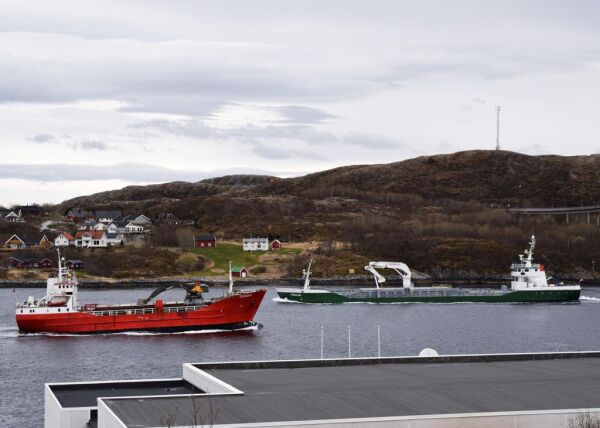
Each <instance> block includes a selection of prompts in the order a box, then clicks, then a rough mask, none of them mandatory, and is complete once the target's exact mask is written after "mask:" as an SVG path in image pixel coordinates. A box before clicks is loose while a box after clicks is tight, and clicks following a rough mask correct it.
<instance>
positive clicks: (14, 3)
mask: <svg viewBox="0 0 600 428" xmlns="http://www.w3.org/2000/svg"><path fill="white" fill-rule="evenodd" d="M0 16H1V17H2V19H0V125H1V126H0V149H1V150H0V204H5V205H6V204H11V203H28V202H29V203H31V202H40V203H41V202H57V201H60V200H63V199H65V198H67V197H72V196H76V195H81V194H89V193H93V192H96V191H100V190H107V189H113V188H118V187H122V186H125V185H127V184H131V183H151V182H164V181H171V180H188V181H197V180H199V179H202V178H206V177H210V176H218V175H224V174H232V173H242V172H248V173H264V174H274V175H279V176H292V175H298V174H304V173H306V172H312V171H318V170H323V169H328V168H331V167H336V166H341V165H347V164H356V163H381V162H393V161H397V160H402V159H407V158H411V157H415V156H420V155H423V154H433V153H448V152H454V151H458V150H468V149H490V148H493V147H494V145H495V111H494V110H495V106H496V105H497V104H501V105H502V113H501V115H502V116H501V121H502V131H501V143H502V146H503V148H505V149H507V150H514V151H520V152H524V153H530V154H546V153H555V154H563V155H576V154H591V153H597V152H600V139H599V135H600V132H599V131H600V117H599V116H600V115H599V111H600V107H599V100H600V25H598V22H600V2H597V1H595V0H580V1H569V2H567V1H556V0H545V1H535V0H530V1H527V2H523V1H511V0H505V1H502V2H498V1H487V0H478V1H477V0H472V1H470V0H469V1H467V0H457V1H453V2H449V1H445V0H425V1H419V2H414V1H400V0H392V1H377V0H370V1H360V2H355V1H348V0H343V1H341V0H340V1H328V0H317V1H311V0H302V1H281V0H273V1H266V0H255V1H245V0H240V1H229V0H224V1H200V0H194V1H181V0H180V1H151V0H144V1H134V0H128V1H126V2H124V1H94V2H83V3H82V2H76V1H61V0H57V1H54V2H48V1H28V0H3V1H2V2H1V3H0Z"/></svg>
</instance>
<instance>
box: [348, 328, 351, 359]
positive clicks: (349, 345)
mask: <svg viewBox="0 0 600 428" xmlns="http://www.w3.org/2000/svg"><path fill="white" fill-rule="evenodd" d="M350 343H351V342H350V326H348V358H352V346H351V344H350Z"/></svg>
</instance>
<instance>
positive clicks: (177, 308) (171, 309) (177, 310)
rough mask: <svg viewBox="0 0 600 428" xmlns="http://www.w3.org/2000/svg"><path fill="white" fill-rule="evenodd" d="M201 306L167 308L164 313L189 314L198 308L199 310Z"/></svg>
mask: <svg viewBox="0 0 600 428" xmlns="http://www.w3.org/2000/svg"><path fill="white" fill-rule="evenodd" d="M201 307H202V305H190V306H169V307H166V308H165V312H166V313H173V312H190V311H195V310H197V309H199V308H201Z"/></svg>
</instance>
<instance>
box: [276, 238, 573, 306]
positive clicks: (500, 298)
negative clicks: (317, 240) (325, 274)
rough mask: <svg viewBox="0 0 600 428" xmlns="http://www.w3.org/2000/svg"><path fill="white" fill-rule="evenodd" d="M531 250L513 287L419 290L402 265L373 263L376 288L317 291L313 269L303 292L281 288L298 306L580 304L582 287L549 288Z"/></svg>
mask: <svg viewBox="0 0 600 428" xmlns="http://www.w3.org/2000/svg"><path fill="white" fill-rule="evenodd" d="M529 244H530V246H529V248H528V249H526V250H525V252H524V254H520V255H519V262H517V263H513V264H512V266H511V284H510V287H508V286H506V285H504V286H502V287H501V288H500V289H493V288H453V287H415V286H414V285H413V283H412V280H411V271H410V269H409V268H408V266H407V265H406V264H404V263H401V262H370V263H369V265H368V266H365V270H367V271H369V272H371V273H372V274H373V276H374V279H375V287H372V288H358V289H347V290H339V291H338V290H329V289H315V288H311V287H310V274H311V272H310V268H311V266H312V260H311V262H310V263H309V265H308V269H307V270H306V271H305V272H304V287H303V288H278V289H277V294H278V296H279V299H280V301H282V302H296V303H321V304H333V303H466V302H472V303H542V302H572V301H578V300H579V295H580V293H581V287H580V286H579V284H574V285H563V284H559V285H554V284H548V281H547V278H546V272H545V270H544V265H542V264H540V263H534V262H533V249H534V247H535V237H534V236H532V237H531V242H530V243H529ZM377 269H392V270H394V271H396V272H397V273H398V274H399V275H400V276H401V277H402V284H403V286H402V287H396V288H387V287H386V288H384V287H383V286H382V284H383V283H384V282H385V277H384V276H383V275H381V274H380V273H379V272H378V271H377Z"/></svg>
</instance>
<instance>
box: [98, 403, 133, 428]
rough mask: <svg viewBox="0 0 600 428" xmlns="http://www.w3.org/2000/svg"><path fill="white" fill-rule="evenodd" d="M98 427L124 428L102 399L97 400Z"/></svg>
mask: <svg viewBox="0 0 600 428" xmlns="http://www.w3.org/2000/svg"><path fill="white" fill-rule="evenodd" d="M98 428H126V426H125V424H124V423H122V422H121V421H120V420H119V418H117V417H116V416H115V414H114V413H113V412H111V411H110V409H109V408H108V406H107V405H106V404H104V402H103V401H102V400H98Z"/></svg>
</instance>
